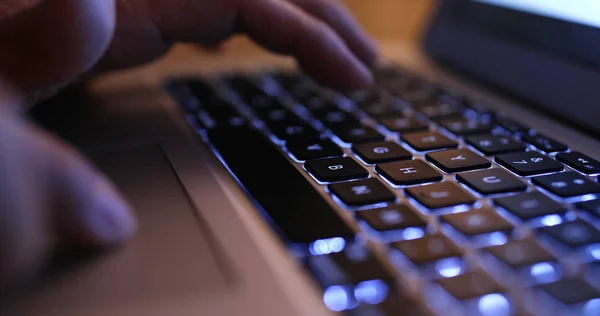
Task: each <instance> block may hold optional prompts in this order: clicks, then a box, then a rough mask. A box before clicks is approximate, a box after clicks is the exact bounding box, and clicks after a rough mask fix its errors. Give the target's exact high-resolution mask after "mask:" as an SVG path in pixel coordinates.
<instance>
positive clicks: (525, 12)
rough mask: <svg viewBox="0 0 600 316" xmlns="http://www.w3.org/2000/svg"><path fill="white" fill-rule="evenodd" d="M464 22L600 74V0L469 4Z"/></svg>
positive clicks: (511, 0) (486, 0)
mask: <svg viewBox="0 0 600 316" xmlns="http://www.w3.org/2000/svg"><path fill="white" fill-rule="evenodd" d="M465 2H466V3H465V4H466V6H465V10H464V13H465V14H466V20H467V21H471V22H473V23H476V24H477V27H480V28H483V29H487V30H489V31H492V32H494V33H496V34H497V35H500V36H501V37H504V38H505V39H507V40H509V41H513V42H518V43H520V44H522V45H525V46H532V47H533V48H535V49H541V50H543V51H545V52H547V53H550V54H553V55H555V56H557V57H559V58H562V59H567V60H571V61H573V62H576V63H581V64H582V65H583V66H586V67H593V68H596V69H598V70H600V41H598V38H599V36H600V1H599V0H578V1H566V0H469V1H465Z"/></svg>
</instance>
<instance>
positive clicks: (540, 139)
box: [522, 134, 569, 153]
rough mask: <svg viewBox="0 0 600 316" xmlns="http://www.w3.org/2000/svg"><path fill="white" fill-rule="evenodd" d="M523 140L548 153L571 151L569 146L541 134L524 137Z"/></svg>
mask: <svg viewBox="0 0 600 316" xmlns="http://www.w3.org/2000/svg"><path fill="white" fill-rule="evenodd" d="M522 139H523V140H524V141H526V142H528V143H530V144H531V145H533V146H535V147H536V148H537V149H540V150H543V151H545V152H547V153H552V152H557V151H565V150H567V149H569V147H568V146H567V145H565V144H563V143H560V142H558V141H556V140H554V139H552V138H549V137H547V136H544V135H541V134H537V135H523V136H522Z"/></svg>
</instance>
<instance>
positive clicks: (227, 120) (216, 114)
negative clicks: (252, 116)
mask: <svg viewBox="0 0 600 316" xmlns="http://www.w3.org/2000/svg"><path fill="white" fill-rule="evenodd" d="M203 109H204V110H205V111H206V112H207V113H208V115H209V116H210V118H211V119H213V121H214V122H215V123H216V125H217V126H219V127H243V126H246V124H247V120H246V118H245V117H244V116H242V115H241V114H240V113H239V112H238V111H237V110H236V109H234V108H233V107H231V106H230V105H228V104H224V103H220V104H213V105H212V106H209V107H203Z"/></svg>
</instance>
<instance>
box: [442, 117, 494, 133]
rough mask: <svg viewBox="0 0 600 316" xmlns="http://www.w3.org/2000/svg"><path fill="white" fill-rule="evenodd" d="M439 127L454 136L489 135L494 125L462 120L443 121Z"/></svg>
mask: <svg viewBox="0 0 600 316" xmlns="http://www.w3.org/2000/svg"><path fill="white" fill-rule="evenodd" d="M440 125H441V126H442V127H444V128H445V129H447V130H448V131H449V132H451V133H452V134H454V135H473V134H484V133H490V132H491V131H492V130H493V129H494V124H492V123H489V122H481V121H476V120H469V119H464V118H455V119H444V120H442V121H440Z"/></svg>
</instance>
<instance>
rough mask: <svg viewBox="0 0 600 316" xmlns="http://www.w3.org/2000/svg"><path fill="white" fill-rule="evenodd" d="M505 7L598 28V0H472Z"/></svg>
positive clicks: (599, 19) (599, 17) (599, 12)
mask: <svg viewBox="0 0 600 316" xmlns="http://www.w3.org/2000/svg"><path fill="white" fill-rule="evenodd" d="M474 1H477V2H482V3H487V4H491V5H495V6H499V7H504V8H507V9H513V10H517V11H521V12H527V13H531V14H535V15H540V16H545V17H549V18H553V19H558V20H563V21H568V22H573V23H577V24H583V25H588V26H591V27H597V28H600V1H598V0H580V1H577V2H571V1H565V0H548V1H531V0H529V1H527V0H474Z"/></svg>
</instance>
